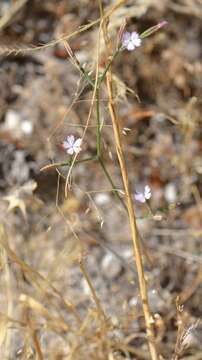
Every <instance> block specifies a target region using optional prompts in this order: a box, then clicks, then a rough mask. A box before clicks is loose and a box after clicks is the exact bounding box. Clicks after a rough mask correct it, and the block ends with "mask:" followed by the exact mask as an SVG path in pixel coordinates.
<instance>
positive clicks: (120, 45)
mask: <svg viewBox="0 0 202 360" xmlns="http://www.w3.org/2000/svg"><path fill="white" fill-rule="evenodd" d="M103 24H104V22H103V23H102V24H101V26H104V25H103ZM105 25H106V24H105ZM164 25H166V22H165V21H163V22H161V23H159V24H157V25H156V26H153V27H151V28H149V29H147V30H146V31H144V32H143V33H141V34H138V33H137V32H136V31H133V32H131V33H130V32H128V31H124V30H125V29H123V31H121V32H120V33H121V35H120V33H119V38H118V42H117V46H116V48H115V49H114V52H113V53H112V54H111V56H109V54H108V61H107V62H106V64H105V67H104V70H103V71H102V72H99V66H97V71H96V76H93V75H92V73H90V72H88V71H87V70H86V67H84V66H82V64H81V63H80V62H79V60H78V59H77V57H76V55H75V54H74V53H73V51H72V49H71V48H70V46H69V44H67V43H65V47H66V50H67V52H68V55H69V57H70V59H71V61H72V62H73V64H74V65H75V66H76V68H77V69H78V70H79V71H80V73H81V75H82V76H83V77H84V78H85V80H86V81H87V83H88V84H89V86H90V87H91V88H92V91H93V99H92V107H91V109H90V112H89V118H90V116H91V113H92V108H93V106H94V104H95V113H96V135H95V136H96V154H95V155H93V156H91V157H85V156H84V157H83V158H81V159H80V158H79V159H78V160H77V157H78V156H80V153H81V144H82V141H83V138H84V136H85V131H84V134H83V137H82V138H77V139H76V138H75V137H74V136H73V135H71V134H64V137H65V138H64V141H63V148H64V149H65V150H66V152H67V154H69V155H72V158H71V159H70V160H69V159H68V160H67V161H66V162H63V163H53V164H49V165H46V166H44V167H43V168H42V169H41V170H46V169H49V168H57V170H58V168H60V167H67V168H68V175H67V178H66V186H65V195H67V184H68V179H69V175H70V173H71V171H72V170H73V166H74V165H78V164H80V163H81V162H85V161H97V162H98V163H99V164H100V166H101V168H102V170H103V172H104V174H105V175H106V178H107V179H108V181H109V183H110V185H111V187H112V191H113V193H114V195H115V196H116V197H117V198H118V199H119V201H121V203H122V205H123V207H124V208H125V210H126V211H127V214H128V217H129V222H130V227H131V234H132V239H133V246H134V253H135V260H136V267H137V273H138V279H139V287H140V296H141V299H142V306H143V313H144V317H145V323H146V331H147V335H148V345H149V350H150V355H151V359H152V360H157V359H158V355H157V350H156V346H155V335H154V329H153V318H152V316H151V312H150V308H149V304H148V295H147V286H146V280H145V276H144V269H143V262H142V254H141V244H140V237H139V234H138V230H137V226H136V219H135V214H134V209H133V199H132V196H131V194H130V186H129V181H128V173H127V167H126V161H125V157H124V152H123V148H122V142H121V135H120V130H119V124H118V119H117V117H116V109H115V105H114V100H113V87H112V75H111V65H112V64H113V62H114V61H115V59H116V57H117V56H118V55H120V54H121V53H122V51H124V50H125V49H126V50H128V51H134V50H137V48H138V47H140V45H142V44H143V39H145V38H146V37H148V36H150V35H151V34H153V33H154V32H156V31H157V30H159V29H161V28H162V27H163V26H164ZM105 30H106V28H104V27H103V34H104V40H105V43H106V47H107V48H108V37H107V36H106V32H105ZM104 81H106V84H107V89H108V96H109V98H108V106H109V113H110V117H111V120H112V125H113V129H114V137H115V142H116V149H117V156H118V160H119V164H120V169H121V174H122V179H123V184H124V194H125V199H124V200H123V198H122V197H121V196H120V193H119V191H117V187H116V186H115V184H114V181H113V179H112V178H111V175H110V174H109V172H108V170H107V168H106V165H105V162H104V158H103V149H102V142H101V137H102V126H101V119H100V102H101V100H100V89H101V86H102V83H103V82H104ZM88 120H89V119H88ZM88 120H87V124H86V128H87V126H88ZM82 154H83V152H82ZM73 155H74V156H73ZM58 172H59V170H58ZM150 197H151V189H150V188H149V186H148V185H147V186H145V188H144V191H143V192H139V193H138V192H136V194H135V199H136V200H137V201H140V202H142V203H144V202H146V200H148V199H149V198H150ZM99 307H100V305H98V308H99ZM98 310H99V309H98Z"/></svg>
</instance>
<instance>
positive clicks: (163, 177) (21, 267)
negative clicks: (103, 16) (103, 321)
mask: <svg viewBox="0 0 202 360" xmlns="http://www.w3.org/2000/svg"><path fill="white" fill-rule="evenodd" d="M103 5H104V7H105V9H108V8H109V7H110V6H114V5H117V6H116V8H115V9H114V11H113V12H112V15H111V17H110V23H109V33H110V36H111V39H112V41H114V43H115V41H116V38H117V34H118V31H119V28H120V26H121V24H122V23H123V21H124V19H127V26H126V27H127V30H128V31H138V32H139V33H141V32H142V31H144V30H146V29H147V28H149V27H150V26H153V25H156V24H157V23H159V22H160V21H162V20H166V21H167V22H168V25H167V26H166V27H165V28H163V29H161V30H160V31H159V32H156V33H155V34H153V35H152V36H151V37H149V38H146V39H145V40H144V41H143V43H142V46H141V47H139V48H138V49H136V50H135V51H134V52H128V51H127V50H126V51H124V52H123V53H121V55H119V57H117V59H116V60H115V62H114V64H113V74H114V86H115V94H116V99H115V100H116V106H117V108H118V114H119V120H120V126H121V129H122V137H123V143H124V149H125V156H126V160H127V166H128V171H129V177H130V181H131V188H132V191H133V193H134V192H135V189H141V188H142V187H144V186H145V185H147V184H148V185H149V186H150V188H151V191H152V197H151V199H150V201H149V205H146V204H141V203H138V202H135V200H134V206H135V211H136V215H137V224H138V229H139V231H140V234H141V238H142V242H143V253H144V260H145V271H146V278H147V282H148V290H149V300H150V305H151V309H152V312H153V314H154V316H155V320H156V336H157V340H158V347H159V352H160V353H161V354H162V356H163V359H170V358H171V355H172V354H174V352H175V347H177V348H178V350H177V351H178V353H179V354H177V355H176V354H175V355H176V356H177V357H175V359H178V358H179V359H180V358H183V359H190V360H191V359H198V360H200V359H202V345H201V344H202V341H201V339H202V328H201V325H200V317H201V315H202V306H201V296H202V288H201V280H202V267H201V266H202V265H201V264H202V258H201V249H202V245H201V237H202V202H201V191H202V182H201V176H202V160H201V159H202V157H201V150H202V136H201V135H202V130H201V113H202V101H201V90H202V62H201V58H202V43H201V37H202V2H201V0H177V1H174V0H173V1H172V0H164V1H161V2H158V1H155V0H142V1H139V0H137V1H125V2H124V1H122V2H120V1H117V2H116V1H112V0H111V1H103ZM97 19H99V6H98V3H97V2H96V1H90V0H77V1H72V0H69V1H67V0H46V1H39V0H27V1H26V0H15V1H11V0H10V1H9V0H1V1H0V55H1V57H0V192H1V199H0V233H1V242H0V249H1V251H0V284H1V291H0V314H1V315H0V329H1V331H0V346H1V350H0V353H1V358H2V359H18V358H19V359H40V360H41V359H83V358H84V356H88V358H89V359H149V355H148V353H147V350H146V349H147V348H146V347H145V346H146V341H145V332H144V322H143V317H142V312H141V302H140V298H139V295H138V282H137V275H136V270H135V264H134V259H133V250H132V242H131V237H130V231H129V227H128V220H127V214H126V212H125V210H124V208H123V207H122V205H121V203H120V202H119V201H118V200H117V199H116V197H115V196H114V194H113V192H112V191H111V187H110V184H109V182H108V180H107V178H106V176H105V174H104V172H103V170H102V168H101V167H100V165H99V163H97V162H96V161H92V162H88V163H81V164H79V165H78V166H75V167H74V169H73V175H72V187H71V191H70V192H69V194H68V197H67V198H65V196H64V184H65V180H64V179H63V176H64V177H65V176H66V175H67V172H68V169H66V168H61V169H60V170H61V171H62V175H63V176H59V175H58V172H57V171H56V170H55V169H51V170H50V169H49V170H47V171H43V172H41V171H40V169H41V167H43V166H45V165H47V164H49V163H50V162H52V161H53V162H55V161H56V162H63V161H64V160H65V159H67V155H66V154H65V152H64V150H63V148H62V142H63V140H64V139H65V137H66V136H68V135H70V134H73V135H75V136H76V137H81V136H82V134H83V131H84V126H85V123H86V120H87V116H88V112H89V107H90V100H91V98H92V91H91V89H90V87H89V86H88V85H87V84H86V82H85V81H84V79H83V78H82V77H81V75H80V74H79V72H78V70H77V69H75V67H74V66H73V65H72V63H71V61H70V59H69V56H68V53H67V51H66V49H65V47H64V44H63V42H62V41H59V40H60V38H61V37H63V36H64V35H70V34H72V33H74V32H75V31H77V30H78V29H79V27H81V26H84V25H86V24H92V26H89V29H87V30H85V31H82V32H79V33H78V34H76V35H75V36H72V37H71V39H69V40H68V41H69V44H70V46H71V48H72V50H73V51H74V52H75V54H76V56H77V58H78V59H79V61H80V62H81V63H82V64H86V65H85V66H86V67H87V68H88V69H89V70H92V71H94V69H95V65H96V46H97V39H98V31H99V23H97V24H94V25H93V22H95V20H97ZM53 40H57V41H56V42H54V43H52V42H53ZM45 44H48V45H47V46H43V45H45ZM35 47H37V48H35ZM105 60H106V53H105V49H104V45H103V43H102V42H101V47H100V58H99V65H100V68H101V69H102V68H103V66H104V63H105ZM101 119H102V121H103V129H102V148H103V154H104V160H105V166H106V168H107V169H108V172H109V173H110V175H111V177H112V179H113V181H114V183H115V184H116V187H117V188H118V189H120V191H121V190H122V189H123V185H122V181H121V176H120V170H119V166H118V161H117V157H116V150H115V146H114V137H113V129H112V127H111V122H110V117H109V113H108V108H107V91H106V88H105V85H103V88H102V91H101ZM95 153H96V130H95V114H94V112H93V114H92V117H91V121H90V124H89V127H88V129H87V132H86V135H85V138H84V141H83V146H82V153H81V156H84V157H86V156H93V155H95ZM120 194H121V196H122V193H121V192H120ZM122 198H123V196H122ZM81 253H82V254H83V255H82V256H83V258H84V260H85V266H86V271H87V272H88V274H89V276H90V279H91V281H92V284H93V286H94V288H95V290H96V292H97V296H98V297H99V299H100V303H101V304H102V307H103V309H104V310H105V312H106V314H107V317H109V318H110V321H111V324H112V325H113V326H111V327H110V328H109V331H108V332H107V334H105V339H106V338H107V339H108V340H107V341H108V342H109V344H113V346H112V345H110V346H111V347H112V348H113V349H115V350H116V351H115V350H110V351H111V354H112V356H113V357H111V358H110V357H109V352H107V350H106V349H105V348H104V347H103V343H102V346H101V342H99V341H98V338H99V336H98V338H97V337H96V336H95V334H96V333H95V329H96V326H97V325H96V324H97V323H96V321H97V319H96V316H95V315H94V313H93V311H92V308H94V307H95V305H94V303H93V302H92V296H91V293H90V290H89V286H88V284H87V281H86V278H85V276H84V273H83V272H82V270H81V268H80V267H79V265H78V257H79V256H81V255H80V254H81ZM68 302H69V303H71V304H73V305H71V306H70V305H68V306H69V307H68V306H67V303H68ZM181 304H183V307H182V306H181ZM73 307H75V311H76V312H77V313H78V314H79V316H80V317H81V319H82V320H84V319H85V320H86V323H85V331H84V332H83V333H82V332H80V333H79V335H78V325H77V324H76V320H75V316H74V312H73V311H72V308H73ZM94 316H95V318H94ZM90 319H91V320H92V319H93V320H92V321H91V320H90ZM117 339H118V340H117ZM114 343H115V344H116V346H115V345H114ZM117 343H118V344H123V343H124V344H125V345H124V346H125V348H124V349H127V351H125V350H123V347H120V345H117ZM110 346H109V347H110ZM119 347H120V348H119ZM72 349H74V351H73V350H72ZM103 349H105V350H103ZM110 349H111V348H110ZM120 349H122V350H120ZM72 351H73V352H72ZM72 354H73V355H72ZM71 356H72V357H71Z"/></svg>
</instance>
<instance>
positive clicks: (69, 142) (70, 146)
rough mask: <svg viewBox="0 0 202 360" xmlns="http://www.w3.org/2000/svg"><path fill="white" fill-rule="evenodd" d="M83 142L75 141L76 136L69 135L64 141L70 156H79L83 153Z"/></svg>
mask: <svg viewBox="0 0 202 360" xmlns="http://www.w3.org/2000/svg"><path fill="white" fill-rule="evenodd" d="M81 142H82V139H80V138H78V139H75V137H74V135H69V136H67V138H66V139H65V140H64V141H63V148H64V149H65V150H66V152H67V153H68V154H70V155H73V154H74V153H75V154H78V153H79V152H80V151H81Z"/></svg>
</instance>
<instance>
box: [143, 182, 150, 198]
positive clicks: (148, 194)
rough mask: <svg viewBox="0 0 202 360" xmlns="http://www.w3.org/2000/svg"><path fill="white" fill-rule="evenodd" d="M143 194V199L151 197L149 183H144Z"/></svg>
mask: <svg viewBox="0 0 202 360" xmlns="http://www.w3.org/2000/svg"><path fill="white" fill-rule="evenodd" d="M144 196H145V199H147V200H148V199H150V197H151V189H150V187H149V185H146V186H145V188H144Z"/></svg>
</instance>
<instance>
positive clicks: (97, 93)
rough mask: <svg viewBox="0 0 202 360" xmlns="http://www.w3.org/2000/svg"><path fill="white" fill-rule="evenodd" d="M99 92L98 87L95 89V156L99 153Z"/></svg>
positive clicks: (98, 155)
mask: <svg viewBox="0 0 202 360" xmlns="http://www.w3.org/2000/svg"><path fill="white" fill-rule="evenodd" d="M99 97H100V92H99V87H97V89H96V149H97V157H98V158H99V157H100V155H101V131H100V98H99Z"/></svg>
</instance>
